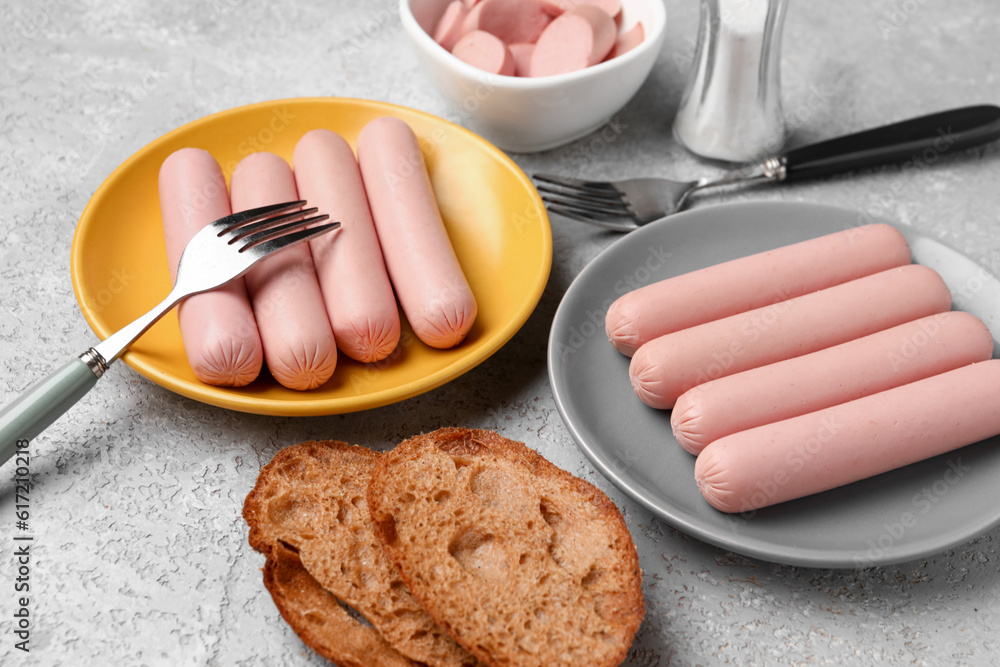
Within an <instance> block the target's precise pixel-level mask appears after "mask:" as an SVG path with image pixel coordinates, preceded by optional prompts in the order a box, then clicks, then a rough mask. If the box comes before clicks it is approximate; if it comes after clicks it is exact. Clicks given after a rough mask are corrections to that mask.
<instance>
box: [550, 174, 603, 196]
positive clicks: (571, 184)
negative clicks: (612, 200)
mask: <svg viewBox="0 0 1000 667" xmlns="http://www.w3.org/2000/svg"><path fill="white" fill-rule="evenodd" d="M531 177H532V178H533V179H535V180H536V181H541V182H543V183H551V184H552V185H561V186H562V187H564V188H570V189H576V190H583V191H585V192H590V193H593V194H601V193H606V192H612V193H618V189H617V188H616V187H615V186H614V185H612V184H611V183H608V182H607V181H583V180H580V179H579V178H570V177H568V176H553V175H552V174H532V176H531Z"/></svg>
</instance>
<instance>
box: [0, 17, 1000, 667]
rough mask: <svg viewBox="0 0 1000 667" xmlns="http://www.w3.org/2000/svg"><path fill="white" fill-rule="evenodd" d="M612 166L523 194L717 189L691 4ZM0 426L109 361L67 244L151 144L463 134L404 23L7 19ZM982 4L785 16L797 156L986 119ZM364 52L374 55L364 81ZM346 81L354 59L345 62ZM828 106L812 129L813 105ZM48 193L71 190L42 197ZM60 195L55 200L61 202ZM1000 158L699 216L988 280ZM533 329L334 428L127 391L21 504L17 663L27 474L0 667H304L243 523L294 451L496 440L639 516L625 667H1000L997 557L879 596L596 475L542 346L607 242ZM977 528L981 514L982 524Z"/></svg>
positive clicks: (578, 167) (0, 138) (544, 307)
mask: <svg viewBox="0 0 1000 667" xmlns="http://www.w3.org/2000/svg"><path fill="white" fill-rule="evenodd" d="M667 6H668V15H669V34H668V36H667V40H666V43H665V45H664V47H663V50H662V52H661V54H660V58H659V62H658V64H657V67H656V69H655V71H654V72H653V74H652V76H651V77H650V78H649V80H648V82H647V83H646V84H645V86H644V87H643V88H642V90H641V91H640V92H639V94H638V95H637V96H636V97H635V98H634V99H633V101H632V102H631V103H630V104H629V105H628V106H627V107H626V108H625V109H624V110H623V111H622V112H621V113H620V115H619V116H618V120H619V122H620V123H622V124H623V125H625V126H627V129H626V130H625V132H623V133H622V135H621V136H620V138H619V139H618V140H617V141H614V142H612V143H609V144H604V145H601V146H600V149H599V150H597V149H595V147H594V145H593V144H591V143H589V142H588V140H587V139H583V140H581V141H578V142H576V143H574V144H571V145H569V146H566V147H564V148H560V149H557V150H553V151H550V152H547V153H542V154H537V155H518V156H514V159H515V160H516V161H517V163H518V164H519V165H521V166H522V168H524V169H525V171H527V172H529V173H530V172H532V171H536V170H537V171H549V172H563V173H581V174H588V175H591V176H595V177H603V176H620V175H629V174H639V173H650V174H660V175H664V176H676V177H685V176H701V175H707V174H711V173H714V172H715V170H716V168H715V167H713V166H709V165H706V164H704V163H701V162H699V161H697V160H696V159H694V158H692V157H691V156H689V155H688V154H686V153H685V152H684V151H683V150H682V149H681V148H680V147H679V146H677V145H676V143H675V142H674V141H673V140H672V138H671V137H670V134H669V125H670V121H671V118H672V116H673V113H674V110H675V109H676V107H677V104H678V102H679V98H680V94H681V90H682V87H683V81H684V75H685V73H686V71H687V69H688V66H689V64H690V59H691V55H692V53H693V49H694V39H695V34H696V26H697V20H698V8H697V3H696V2H694V0H685V1H683V2H682V1H680V0H669V1H668V2H667ZM0 15H2V16H4V17H5V21H4V23H5V27H4V29H3V31H2V33H0V280H2V282H0V402H2V403H7V402H9V401H10V400H12V399H13V398H14V397H15V396H16V395H17V394H18V393H19V392H20V391H21V390H23V389H24V388H25V387H26V386H28V385H29V384H30V383H31V382H32V381H33V380H35V379H37V378H38V377H40V376H41V375H42V374H43V373H45V372H47V371H48V370H49V369H51V368H52V367H53V366H54V365H55V364H56V363H60V362H62V360H64V359H65V358H67V357H68V356H69V355H71V354H77V353H79V352H80V351H82V350H84V349H86V348H87V347H88V346H89V345H91V344H92V343H93V342H94V336H93V334H92V332H91V331H90V330H89V329H88V327H87V325H86V323H85V322H84V320H83V318H82V316H81V315H80V312H79V310H78V307H77V304H76V301H75V299H74V296H73V291H72V287H71V285H70V277H69V255H70V244H71V239H72V235H73V230H74V227H75V225H76V222H77V219H78V217H79V215H80V213H81V212H82V210H83V208H84V206H85V205H86V203H87V201H88V199H89V198H90V196H91V194H92V193H93V192H94V190H95V189H96V188H97V187H98V186H99V185H100V184H101V182H102V181H103V180H104V178H105V177H106V176H107V175H108V174H109V173H110V172H111V171H112V170H113V169H114V168H115V167H116V166H117V165H118V164H120V163H121V162H122V161H124V160H125V159H126V158H128V156H130V155H131V154H132V153H133V152H135V151H136V150H138V149H139V148H141V147H142V146H144V145H145V144H147V143H148V142H150V141H151V140H153V139H155V138H157V137H159V136H160V135H162V134H164V133H165V132H167V131H169V130H171V129H173V128H175V127H178V126H180V125H182V124H184V123H186V122H188V121H191V120H194V119H197V118H200V117H202V116H205V115H207V114H210V113H213V112H216V111H220V110H223V109H227V108H230V107H235V106H239V105H243V104H247V103H252V102H257V101H261V100H266V99H277V98H286V97H298V96H313V95H322V96H344V97H359V98H369V99H376V100H385V101H389V102H394V103H398V104H403V105H407V106H411V107H415V108H418V109H422V110H425V111H428V112H431V113H435V114H438V115H447V114H448V113H449V109H448V107H447V106H446V105H445V103H444V102H443V100H442V99H441V98H439V97H438V95H437V94H436V92H435V91H433V90H431V89H430V88H429V86H428V85H427V82H426V80H425V79H424V78H423V76H422V74H421V72H419V71H417V69H416V65H415V62H414V59H413V57H412V54H411V52H410V50H409V46H408V44H407V43H406V40H405V38H404V35H403V33H402V30H401V28H400V25H399V20H398V16H397V12H396V6H395V2H394V1H392V0H375V1H374V2H368V3H351V2H345V1H343V0H334V1H326V2H315V1H305V0H303V1H300V2H294V3H274V2H263V1H261V0H247V1H245V2H244V1H242V0H213V1H212V2H206V3H190V2H189V3H183V2H182V3H160V2H152V1H149V0H145V1H138V0H133V1H125V0H102V1H101V2H97V1H95V0H69V1H61V0H43V1H41V2H35V3H29V2H23V1H22V2H11V1H10V0H4V1H3V2H0ZM998 35H1000V11H998V9H997V7H996V5H995V3H993V2H990V0H953V1H952V2H947V3H931V2H925V1H918V0H874V1H871V2H866V1H864V0H845V1H844V2H839V3H810V2H804V1H802V0H799V1H793V2H792V3H791V7H790V10H789V13H788V18H787V22H786V29H785V44H784V55H783V77H784V100H785V106H786V109H787V110H788V111H789V113H790V114H795V115H796V117H797V118H800V120H801V122H800V123H797V125H798V129H797V131H796V133H795V135H794V137H793V142H794V143H802V142H806V141H811V140H816V139H821V138H826V137H832V136H835V135H838V134H842V133H846V132H849V131H855V130H860V129H863V128H866V127H870V126H875V125H879V124H883V123H885V122H889V121H892V120H897V119H902V118H905V117H909V116H914V115H919V114H922V113H929V112H932V111H937V110H940V109H944V108H947V107H953V106H961V105H966V104H975V103H981V102H989V103H998V102H1000V80H998V75H997V72H998V71H1000V46H998V41H997V37H998ZM359 48H360V55H357V53H358V52H359ZM352 54H353V55H352ZM817 99H819V103H816V100H817ZM55 167H63V168H61V169H55ZM54 173H59V174H61V176H60V177H59V178H54V177H53V174H54ZM998 185H1000V147H998V145H996V144H994V145H992V146H990V147H988V148H985V149H980V150H974V151H971V152H967V153H965V154H962V155H946V156H944V157H942V158H941V159H940V160H939V161H938V162H937V164H935V165H934V166H933V168H930V169H926V170H920V171H917V172H915V173H908V174H905V175H904V174H903V173H902V172H901V171H900V169H899V168H897V167H888V168H885V169H880V170H877V171H875V172H873V173H867V174H862V175H852V176H847V177H840V178H833V179H828V180H824V181H821V182H815V183H807V184H801V185H795V186H788V187H781V188H769V189H758V190H753V191H745V192H740V193H734V194H730V195H725V196H714V197H705V198H702V199H699V200H698V201H697V202H696V203H695V205H696V206H699V207H701V206H708V205H711V204H712V203H716V202H722V201H759V200H777V199H786V200H794V201H809V202H819V203H829V204H836V205H841V206H847V207H851V208H855V209H860V210H865V211H869V212H871V213H873V214H881V215H886V216H889V217H892V218H895V219H896V220H899V221H900V222H903V223H907V224H910V225H913V226H914V227H917V228H919V229H921V230H924V231H926V232H929V233H931V234H933V235H934V236H936V237H939V238H941V239H943V240H945V241H946V242H948V243H950V244H952V245H955V246H957V247H959V248H962V249H964V250H965V251H966V252H968V253H969V254H970V255H972V256H973V257H975V258H976V259H978V260H980V261H983V262H989V263H992V264H993V265H994V266H995V265H996V264H995V263H996V262H997V261H998V260H1000V187H998ZM552 229H553V234H554V246H555V247H554V253H555V254H554V261H553V267H552V275H551V278H550V280H549V284H548V287H547V289H546V291H545V294H544V296H543V298H542V300H541V303H540V304H539V306H538V308H537V310H536V311H535V313H534V314H533V315H532V317H531V318H530V319H529V321H528V322H527V324H526V325H525V326H524V328H523V329H522V331H520V332H519V333H518V334H517V335H516V336H515V337H514V339H513V340H512V341H511V342H510V343H509V344H508V345H507V346H505V347H504V348H503V349H502V350H500V351H499V352H498V353H497V354H496V355H495V356H494V357H492V358H491V359H490V360H488V361H487V362H486V363H484V364H482V365H481V366H479V367H478V368H476V369H475V370H473V371H471V372H470V373H468V374H466V375H464V376H462V377H461V378H459V379H457V380H456V381H454V382H452V383H450V384H448V385H446V386H444V387H441V388H439V389H437V390H435V391H432V392H430V393H427V394H425V395H423V396H420V397H418V398H414V399H411V400H409V401H405V402H403V403H400V404H397V405H392V406H388V407H385V408H381V409H377V410H371V411H368V412H363V413H358V414H349V415H341V416H331V417H324V418H310V419H290V418H270V417H260V416H252V415H245V414H239V413H234V412H227V411H224V410H221V409H216V408H212V407H209V406H205V405H202V404H199V403H196V402H194V401H191V400H188V399H185V398H181V397H179V396H176V395H174V394H172V393H170V392H168V391H166V390H164V389H161V388H160V387H158V386H156V385H153V384H152V383H150V382H148V381H146V380H145V379H143V378H141V377H139V376H138V375H137V374H135V373H134V372H132V371H131V370H130V369H129V368H128V367H126V366H124V365H123V364H118V365H116V366H115V367H114V368H113V369H112V370H111V371H110V372H109V373H108V375H107V377H105V378H104V379H103V380H102V381H101V383H100V385H99V386H98V387H97V389H96V390H95V391H93V392H92V393H91V394H90V395H88V396H87V397H86V398H85V399H84V400H83V401H82V402H81V403H80V404H79V405H77V406H76V407H75V408H74V409H73V410H72V412H71V413H70V414H69V415H68V416H67V417H66V418H64V419H62V420H60V421H59V422H58V423H57V424H56V425H54V426H53V427H52V428H50V429H49V430H48V431H47V432H46V433H45V434H44V435H42V436H40V437H39V438H38V439H37V440H36V442H35V444H34V449H35V452H36V455H35V458H34V459H33V464H32V472H33V486H32V489H31V511H32V526H33V532H34V534H35V536H36V542H35V543H34V545H33V547H32V548H33V552H32V553H33V562H32V573H31V577H32V580H31V585H32V592H31V605H32V607H31V611H32V614H33V634H32V639H31V653H30V654H23V653H22V652H20V651H17V650H15V649H14V647H13V644H14V641H15V640H14V638H13V635H12V634H11V633H10V631H11V629H12V620H13V619H12V614H13V612H14V609H15V592H14V590H13V587H14V577H15V572H16V569H15V562H14V557H13V555H12V554H13V551H14V546H13V545H14V542H13V539H12V538H13V533H14V532H15V531H14V520H15V518H14V507H13V506H14V502H15V498H14V488H13V482H12V477H13V470H12V468H11V467H9V466H7V467H5V468H3V470H2V479H0V540H2V544H0V553H2V554H3V555H2V556H0V664H4V665H22V664H24V665H27V664H31V665H65V664H81V665H90V664H105V663H107V662H111V663H114V664H123V665H179V664H193V665H264V664H266V665H318V664H322V662H323V661H321V660H320V659H319V658H317V657H316V656H315V655H314V654H313V653H312V652H311V651H310V650H309V649H307V648H306V647H305V646H304V645H303V644H302V643H301V642H299V640H298V639H297V637H296V636H295V635H294V634H293V633H292V632H291V631H290V630H289V629H288V628H287V627H286V626H285V624H284V623H283V622H282V621H281V619H280V618H279V616H278V614H277V612H276V610H275V608H274V605H273V604H272V602H271V600H270V598H269V596H268V595H267V593H266V592H265V591H264V588H263V586H262V585H261V581H260V572H259V570H258V568H259V567H260V565H261V564H262V559H261V558H260V557H259V556H258V555H257V554H256V553H254V552H252V551H251V550H250V549H249V547H248V546H247V544H246V528H245V526H244V524H243V521H242V520H241V518H240V509H241V506H242V502H243V498H244V496H245V495H246V493H247V491H248V490H249V489H250V488H251V486H252V485H253V482H254V479H255V477H256V474H257V471H258V470H259V468H260V466H261V465H263V464H264V463H266V462H267V461H268V460H270V458H271V456H272V455H273V454H274V453H275V451H277V450H278V449H279V448H280V447H282V446H284V445H288V444H292V443H295V442H299V441H302V440H306V439H311V438H336V439H341V440H346V441H350V442H355V443H361V444H364V445H367V446H371V447H373V448H376V449H386V448H388V447H390V446H391V445H392V444H393V443H395V442H397V441H399V440H400V439H402V438H404V437H406V436H408V435H411V434H414V433H417V432H420V431H426V430H431V429H434V428H437V427H439V426H443V425H465V426H471V427H483V428H491V429H497V430H499V431H500V432H501V433H503V434H504V435H506V436H508V437H512V438H516V439H520V440H524V441H526V442H528V444H530V445H531V446H532V447H535V448H537V449H538V450H539V451H540V452H541V453H542V454H543V455H544V456H546V457H548V458H549V459H550V460H552V461H553V462H555V463H556V464H558V465H560V466H562V467H564V468H566V469H568V470H570V471H572V472H574V473H576V474H578V475H581V476H583V477H585V478H587V479H589V480H591V481H592V482H594V483H596V484H597V485H598V486H600V487H601V488H602V489H604V490H605V491H606V492H607V493H608V494H609V495H610V496H611V498H612V499H613V500H614V501H615V502H616V503H617V504H618V505H619V507H621V508H622V509H623V510H624V512H625V513H626V516H627V520H628V523H629V526H630V528H631V530H632V534H633V536H634V538H635V540H636V544H637V546H638V548H639V551H640V555H641V561H642V566H643V569H644V572H645V580H644V583H645V591H646V603H647V609H648V613H647V616H646V619H645V622H644V623H643V625H642V628H641V629H640V631H639V635H638V637H637V639H636V642H635V645H634V647H633V650H632V652H631V654H630V656H629V659H628V662H627V664H630V665H642V666H654V665H724V664H734V665H760V664H768V665H825V664H842V663H855V664H886V665H896V664H908V665H911V664H915V665H943V664H969V665H987V664H991V663H992V662H994V661H998V660H1000V657H998V656H1000V640H998V639H997V638H996V637H997V635H996V628H997V627H998V625H1000V592H998V591H1000V583H998V582H1000V551H998V546H1000V529H994V530H992V531H990V532H988V533H986V534H984V535H981V536H979V537H978V538H976V539H974V540H972V541H971V542H969V543H968V544H965V545H963V546H961V547H960V548H957V549H954V550H951V551H947V552H945V553H941V554H938V555H936V556H934V557H931V558H927V559H924V560H919V561H915V562H910V563H903V564H900V565H896V566H890V567H878V568H872V569H866V570H859V571H855V570H821V569H804V568H798V567H786V566H781V565H775V564H771V563H767V562H763V561H759V560H754V559H750V558H746V557H742V556H740V555H738V554H733V553H726V552H725V551H723V550H720V549H717V548H715V547H711V546H708V545H706V544H704V543H701V542H699V541H697V540H695V539H692V538H689V537H687V536H685V535H684V534H682V533H680V532H678V531H676V530H674V529H672V528H671V527H670V526H668V525H666V524H664V523H663V522H661V521H659V520H657V519H655V518H654V517H653V516H652V515H651V514H650V513H648V512H647V511H645V510H643V509H641V508H640V507H639V506H638V505H636V504H635V503H633V502H631V501H630V500H629V499H628V498H626V497H625V496H624V495H623V494H622V493H620V492H618V491H617V490H616V489H615V488H614V487H613V486H612V485H611V484H610V483H608V482H607V480H605V479H604V478H602V477H601V476H600V475H598V474H597V473H596V472H595V471H594V470H593V468H592V467H591V466H590V465H589V463H587V461H586V460H585V459H584V457H583V455H582V454H581V453H580V452H579V451H578V450H577V449H576V447H575V445H574V443H573V441H572V440H571V438H570V436H569V433H568V431H567V430H566V428H565V427H564V425H563V423H562V421H561V420H560V418H559V415H558V413H557V412H556V410H555V406H554V404H553V400H552V393H551V390H550V388H549V385H548V380H547V377H546V371H545V346H546V340H547V335H548V326H549V322H550V320H551V317H552V315H553V313H554V311H555V308H556V306H557V305H558V303H559V300H560V298H561V297H562V294H563V292H564V291H565V289H566V287H567V286H568V285H569V283H570V281H571V280H572V279H573V277H574V276H575V275H576V274H577V273H578V272H579V271H580V269H581V268H582V267H583V266H584V265H586V264H587V262H588V261H589V260H591V259H592V258H593V257H594V256H595V255H596V254H597V253H598V252H600V251H601V250H602V249H603V248H605V247H607V246H608V245H609V244H610V243H612V242H613V241H614V240H615V238H616V237H615V236H614V235H612V234H608V233H605V232H602V231H599V230H595V229H592V228H588V227H585V226H582V225H580V224H577V223H574V222H571V221H568V220H564V219H553V220H552ZM969 511H972V512H974V511H976V508H975V507H970V508H969Z"/></svg>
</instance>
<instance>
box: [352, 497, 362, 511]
mask: <svg viewBox="0 0 1000 667" xmlns="http://www.w3.org/2000/svg"><path fill="white" fill-rule="evenodd" d="M364 501H365V498H364V496H354V497H353V498H351V504H352V505H354V506H355V507H357V508H358V509H361V503H363V502H364Z"/></svg>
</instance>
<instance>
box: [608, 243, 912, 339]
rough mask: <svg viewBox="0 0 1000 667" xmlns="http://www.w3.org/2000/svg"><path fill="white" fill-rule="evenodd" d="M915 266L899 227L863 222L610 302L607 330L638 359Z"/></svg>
mask: <svg viewBox="0 0 1000 667" xmlns="http://www.w3.org/2000/svg"><path fill="white" fill-rule="evenodd" d="M909 263H910V247H909V245H907V243H906V239H905V238H903V235H902V234H900V233H899V230H897V229H895V228H893V227H890V226H889V225H881V224H878V225H866V226H864V227H856V228H854V229H848V230H845V231H842V232H837V233H835V234H829V235H827V236H820V237H818V238H815V239H811V240H809V241H803V242H801V243H795V244H792V245H787V246H783V247H781V248H777V249H775V250H769V251H767V252H762V253H758V254H756V255H750V256H748V257H741V258H739V259H734V260H732V261H729V262H725V263H723V264H716V265H715V266H709V267H707V268H704V269H700V270H698V271H692V272H690V273H685V274H683V275H680V276H676V277H674V278H668V279H666V280H661V281H659V282H656V283H653V284H651V285H647V286H645V287H641V288H639V289H637V290H634V291H632V292H629V293H627V294H625V295H623V296H621V297H620V298H619V299H618V300H616V301H615V302H614V303H613V304H611V307H610V308H609V309H608V313H607V315H606V317H605V328H606V330H607V334H608V338H609V339H610V340H611V343H612V344H613V345H614V346H615V348H617V349H618V351H620V352H622V353H623V354H626V355H628V356H632V354H634V353H635V351H636V350H637V349H639V346H641V345H643V344H644V343H646V342H648V341H650V340H652V339H654V338H657V337H659V336H663V335H665V334H668V333H673V332H674V331H679V330H681V329H686V328H687V327H693V326H695V325H698V324H704V323H705V322H711V321H712V320H717V319H721V318H723V317H728V316H730V315H735V314H736V313H742V312H745V311H748V310H752V309H754V308H760V307H761V306H766V305H769V304H772V303H777V302H778V301H784V300H786V299H790V298H792V297H796V296H801V295H803V294H808V293H809V292H815V291H817V290H821V289H825V288H827V287H832V286H834V285H839V284H840V283H844V282H847V281H849V280H854V279H856V278H861V277H863V276H867V275H871V274H873V273H878V272H879V271H885V270H886V269H890V268H892V267H894V266H902V265H903V264H909Z"/></svg>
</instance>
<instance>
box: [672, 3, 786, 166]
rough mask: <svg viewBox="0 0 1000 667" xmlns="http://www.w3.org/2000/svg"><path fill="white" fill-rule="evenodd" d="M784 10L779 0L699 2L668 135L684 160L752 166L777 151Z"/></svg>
mask: <svg viewBox="0 0 1000 667" xmlns="http://www.w3.org/2000/svg"><path fill="white" fill-rule="evenodd" d="M786 6H787V0H701V27H700V29H699V34H698V46H697V51H696V55H695V59H694V62H693V64H692V67H691V72H690V74H689V75H688V83H687V88H686V90H685V92H684V96H683V98H682V99H681V105H680V107H679V109H678V110H677V116H676V117H675V118H674V128H673V132H674V137H675V138H676V139H677V141H679V142H680V143H681V144H682V145H683V146H685V147H686V148H687V149H688V150H690V151H691V152H692V153H694V154H696V155H699V156H702V157H705V158H710V159H713V160H722V161H725V162H750V161H756V162H759V161H762V160H764V159H765V158H766V157H768V156H770V155H774V154H776V153H777V152H778V151H779V150H780V149H781V147H782V145H783V144H784V141H785V119H784V115H783V113H782V110H781V74H780V66H781V32H782V27H783V24H784V19H785V9H786Z"/></svg>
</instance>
